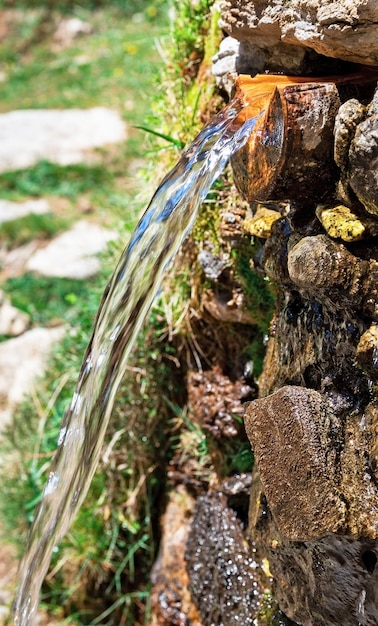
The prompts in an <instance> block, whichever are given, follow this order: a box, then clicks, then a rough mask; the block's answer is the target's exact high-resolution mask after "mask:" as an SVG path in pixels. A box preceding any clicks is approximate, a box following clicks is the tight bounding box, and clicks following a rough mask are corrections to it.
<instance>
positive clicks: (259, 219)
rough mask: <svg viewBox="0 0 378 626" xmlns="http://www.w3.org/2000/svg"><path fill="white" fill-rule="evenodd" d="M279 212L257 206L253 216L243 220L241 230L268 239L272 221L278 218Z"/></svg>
mask: <svg viewBox="0 0 378 626" xmlns="http://www.w3.org/2000/svg"><path fill="white" fill-rule="evenodd" d="M280 217H281V213H279V212H278V211H273V210H272V209H267V208H265V207H263V206H259V207H258V209H257V211H256V213H255V215H254V216H253V217H250V218H247V219H246V220H244V222H243V230H244V231H245V232H246V233H248V234H249V235H253V236H255V237H261V239H268V238H269V237H270V235H271V231H272V226H273V224H274V222H276V221H277V220H278V219H280Z"/></svg>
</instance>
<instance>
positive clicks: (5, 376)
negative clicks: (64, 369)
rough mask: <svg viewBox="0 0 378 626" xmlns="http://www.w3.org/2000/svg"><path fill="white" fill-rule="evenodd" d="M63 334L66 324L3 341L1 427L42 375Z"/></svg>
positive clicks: (38, 329) (34, 330) (36, 329)
mask: <svg viewBox="0 0 378 626" xmlns="http://www.w3.org/2000/svg"><path fill="white" fill-rule="evenodd" d="M63 335H64V327H63V326H60V327H57V328H34V329H33V330H29V331H27V332H26V333H24V334H23V335H20V337H16V338H14V339H9V340H8V341H4V342H3V343H0V428H1V427H2V426H3V425H4V424H5V423H6V422H8V421H9V420H10V417H11V415H12V411H13V409H14V408H15V406H16V405H17V404H19V403H20V402H21V400H22V398H23V397H24V395H25V394H27V393H29V392H30V391H31V390H32V389H33V387H34V384H35V381H36V379H37V378H38V377H39V376H42V374H43V373H44V370H45V367H46V364H47V360H48V357H49V355H50V353H51V349H52V347H53V345H54V344H56V343H57V342H58V341H59V340H60V339H61V338H62V337H63Z"/></svg>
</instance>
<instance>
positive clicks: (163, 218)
mask: <svg viewBox="0 0 378 626" xmlns="http://www.w3.org/2000/svg"><path fill="white" fill-rule="evenodd" d="M242 108H243V105H242V104H241V103H240V102H239V101H237V100H234V101H232V102H231V103H230V104H229V105H228V106H227V107H226V108H225V109H224V110H223V111H222V112H221V113H220V114H219V115H218V116H217V117H215V119H214V120H213V121H212V122H211V123H210V124H208V125H207V126H206V127H205V128H204V129H203V130H202V131H201V132H200V134H199V135H198V136H197V138H196V139H195V140H194V142H193V143H192V145H191V146H190V147H189V148H188V149H187V150H186V152H185V153H184V154H183V156H182V158H181V159H180V161H179V162H178V163H177V165H176V166H175V167H174V169H173V170H172V171H171V172H170V173H169V174H168V175H167V176H166V177H165V178H164V180H163V181H162V183H161V185H160V186H159V188H158V189H157V191H156V193H155V195H154V196H153V198H152V200H151V202H150V204H149V206H148V208H147V210H146V212H145V213H144V215H143V217H142V218H141V220H140V221H139V224H138V225H137V227H136V229H135V231H134V234H133V235H132V238H131V241H130V243H129V245H128V247H127V248H126V250H125V251H124V253H123V255H122V257H121V259H120V261H119V263H118V266H117V268H116V270H115V272H114V274H113V277H112V278H111V280H110V282H109V284H108V286H107V288H106V290H105V293H104V295H103V298H102V302H101V304H100V307H99V310H98V313H97V317H96V320H95V324H94V330H93V334H92V337H91V340H90V342H89V345H88V348H87V350H86V354H85V356H84V360H83V364H82V367H81V371H80V375H79V380H78V383H77V387H76V391H75V393H74V396H73V399H72V403H71V406H70V408H69V409H68V411H67V413H66V415H65V417H64V421H63V424H62V427H61V431H60V436H59V441H58V446H59V447H58V450H57V452H56V454H55V457H54V460H53V463H52V466H51V469H50V472H49V477H48V480H47V483H46V486H45V489H44V493H43V499H42V502H41V504H40V506H39V509H38V511H37V514H36V517H35V521H34V523H33V526H32V529H31V532H30V536H29V543H28V548H27V552H26V554H25V557H24V559H23V561H22V563H21V566H20V585H19V591H18V595H17V598H16V602H15V626H29V625H30V624H31V623H32V621H33V616H34V615H35V612H36V610H37V605H38V599H39V591H40V587H41V585H42V582H43V579H44V577H45V574H46V572H47V569H48V566H49V564H50V559H51V554H52V551H53V549H54V546H55V545H56V544H57V543H58V542H59V541H60V539H61V538H62V536H63V535H64V533H65V532H66V531H67V529H68V528H69V526H70V524H71V522H72V521H73V518H74V517H75V515H76V513H77V510H78V508H79V507H80V505H81V503H82V501H83V499H84V497H85V495H86V493H87V491H88V488H89V485H90V483H91V480H92V477H93V474H94V472H95V469H96V467H97V464H98V460H99V457H100V453H101V449H102V444H103V439H104V436H105V431H106V428H107V424H108V421H109V417H110V414H111V411H112V407H113V403H114V397H115V394H116V391H117V388H118V386H119V384H120V382H121V380H122V377H123V375H124V372H125V368H126V363H127V359H128V356H129V354H130V351H131V349H132V347H133V345H134V343H135V340H136V338H137V335H138V333H139V330H140V328H141V326H142V324H143V321H144V319H145V317H146V315H147V313H148V311H149V309H150V307H151V304H152V302H153V300H154V298H155V296H156V294H157V292H158V290H159V287H160V284H161V281H162V277H163V274H164V272H165V271H166V269H167V266H168V265H169V264H170V262H171V260H172V259H173V257H174V256H175V254H176V253H177V251H178V249H179V248H180V246H181V244H182V242H183V240H184V239H185V237H186V235H187V234H188V232H189V231H190V229H191V228H192V226H193V224H194V221H195V219H196V215H197V209H198V207H199V205H200V204H201V202H203V200H204V199H205V197H206V194H207V192H208V190H209V189H210V187H211V185H212V183H213V181H214V180H215V179H216V178H217V177H218V176H219V174H220V173H221V172H222V170H223V169H224V167H225V165H226V163H227V161H228V159H229V158H230V156H232V154H234V153H235V152H236V151H237V150H239V149H240V148H241V147H242V146H243V145H244V144H245V142H246V141H247V139H248V137H249V135H250V133H251V132H252V130H253V128H254V125H255V122H256V118H252V119H249V120H247V121H245V122H244V119H243V117H242V116H240V115H239V113H240V112H241V109H242Z"/></svg>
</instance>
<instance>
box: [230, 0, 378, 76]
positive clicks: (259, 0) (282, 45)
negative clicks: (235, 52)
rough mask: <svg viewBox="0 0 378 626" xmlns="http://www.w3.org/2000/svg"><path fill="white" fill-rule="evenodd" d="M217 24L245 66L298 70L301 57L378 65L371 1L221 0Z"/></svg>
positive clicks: (376, 16)
mask: <svg viewBox="0 0 378 626" xmlns="http://www.w3.org/2000/svg"><path fill="white" fill-rule="evenodd" d="M221 14H222V18H221V26H222V28H223V29H224V30H225V31H226V32H227V33H228V34H229V35H231V36H232V37H234V38H235V39H238V40H239V41H240V42H241V44H242V50H241V55H240V56H241V57H242V59H243V61H240V62H242V63H243V64H244V65H245V64H246V58H247V57H248V58H250V63H249V64H250V66H251V67H255V68H256V71H262V69H263V67H262V65H263V64H265V65H267V64H268V65H269V69H271V70H274V69H275V67H276V68H277V69H279V67H281V68H282V69H285V70H286V71H288V72H294V73H297V72H298V71H301V68H302V67H303V65H302V64H303V62H304V60H305V55H306V54H307V53H308V51H310V50H312V51H315V52H316V53H317V54H319V55H324V56H327V57H333V58H336V59H342V60H343V61H352V62H354V63H363V64H365V65H372V66H375V65H378V39H377V24H378V13H377V4H376V2H375V0H275V1H274V2H273V1H272V0H265V1H264V0H249V1H247V2H244V0H223V2H222V4H221Z"/></svg>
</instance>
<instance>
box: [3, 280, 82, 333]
mask: <svg viewBox="0 0 378 626" xmlns="http://www.w3.org/2000/svg"><path fill="white" fill-rule="evenodd" d="M92 283H93V281H85V282H83V281H81V280H71V279H68V278H50V277H44V276H34V275H33V274H24V275H22V276H17V277H15V278H10V279H8V280H7V281H6V282H5V283H4V284H3V286H2V289H3V291H5V292H6V293H7V294H8V295H9V296H10V298H11V300H12V303H13V305H14V306H16V307H17V308H18V309H21V311H24V312H25V313H27V314H28V315H29V316H30V318H31V323H32V324H33V325H34V326H37V325H38V326H49V325H51V324H52V323H54V324H56V323H59V322H60V323H70V322H71V323H76V322H77V319H78V318H80V316H81V314H82V306H83V301H84V300H85V299H87V298H88V297H89V294H90V293H91V291H93V287H92Z"/></svg>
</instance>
